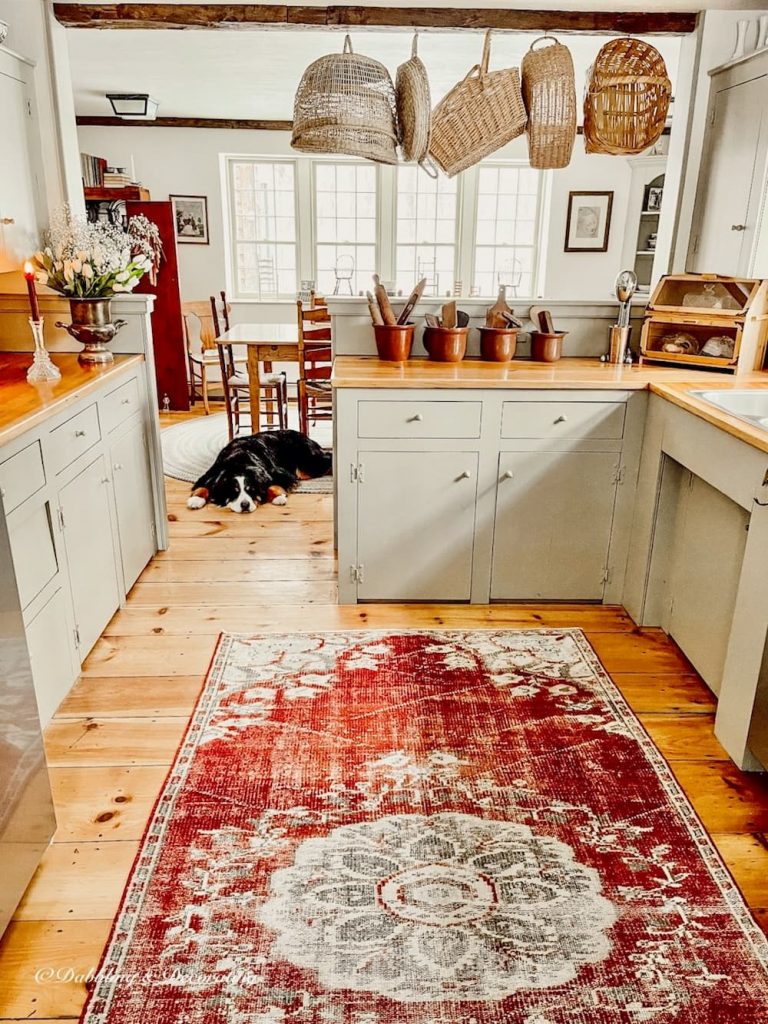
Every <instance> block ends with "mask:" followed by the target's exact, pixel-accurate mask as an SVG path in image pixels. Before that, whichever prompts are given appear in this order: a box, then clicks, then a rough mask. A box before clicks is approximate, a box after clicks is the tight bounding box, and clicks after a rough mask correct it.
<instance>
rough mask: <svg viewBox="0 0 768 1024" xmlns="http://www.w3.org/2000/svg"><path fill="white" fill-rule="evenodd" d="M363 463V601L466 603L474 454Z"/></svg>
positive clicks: (406, 455) (364, 458) (405, 455)
mask: <svg viewBox="0 0 768 1024" xmlns="http://www.w3.org/2000/svg"><path fill="white" fill-rule="evenodd" d="M359 459H360V463H361V465H362V472H363V480H362V482H361V483H360V485H359V487H358V532H357V550H358V565H359V567H360V570H361V572H362V577H363V578H362V581H361V582H359V584H358V590H357V596H358V598H359V599H360V600H385V601H468V600H469V596H470V589H471V583H472V546H473V537H474V528H475V497H476V492H477V465H478V455H477V452H402V451H400V452H361V453H360V456H359ZM342 571H346V567H344V569H343V570H342Z"/></svg>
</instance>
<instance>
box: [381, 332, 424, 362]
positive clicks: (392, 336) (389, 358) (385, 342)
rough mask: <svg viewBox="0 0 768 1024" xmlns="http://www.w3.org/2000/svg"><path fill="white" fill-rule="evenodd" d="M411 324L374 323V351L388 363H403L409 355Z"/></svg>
mask: <svg viewBox="0 0 768 1024" xmlns="http://www.w3.org/2000/svg"><path fill="white" fill-rule="evenodd" d="M413 328H414V325H413V324H374V325H373V333H374V334H375V335H376V351H377V352H378V353H379V359H383V360H384V361H385V362H388V363H404V362H405V361H406V359H410V357H411V349H412V348H413Z"/></svg>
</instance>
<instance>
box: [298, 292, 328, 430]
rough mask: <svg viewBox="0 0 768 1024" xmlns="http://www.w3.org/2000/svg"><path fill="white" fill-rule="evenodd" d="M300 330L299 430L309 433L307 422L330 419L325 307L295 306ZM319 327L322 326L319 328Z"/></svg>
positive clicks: (299, 304) (300, 304)
mask: <svg viewBox="0 0 768 1024" xmlns="http://www.w3.org/2000/svg"><path fill="white" fill-rule="evenodd" d="M296 309H297V319H298V328H299V352H298V358H299V380H298V398H299V429H300V430H301V431H302V433H304V434H308V433H309V421H310V420H312V422H313V423H317V421H318V420H330V419H333V395H332V392H331V370H332V363H333V353H332V349H331V327H330V323H331V317H330V314H329V313H328V309H327V307H326V306H324V305H323V306H320V305H317V306H314V307H311V308H309V309H305V308H304V304H303V303H302V301H301V299H299V301H298V302H297V303H296ZM321 325H322V326H321Z"/></svg>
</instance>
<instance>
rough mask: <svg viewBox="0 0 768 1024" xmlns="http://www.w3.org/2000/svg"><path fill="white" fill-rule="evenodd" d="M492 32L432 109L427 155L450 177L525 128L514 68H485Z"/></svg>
mask: <svg viewBox="0 0 768 1024" xmlns="http://www.w3.org/2000/svg"><path fill="white" fill-rule="evenodd" d="M490 56H491V33H490V32H487V33H486V36H485V43H484V45H483V58H482V61H481V62H480V64H476V65H475V66H474V67H473V68H472V69H471V70H470V71H469V73H468V74H467V76H466V77H465V78H463V79H462V81H460V82H459V83H458V84H457V85H455V86H454V87H453V89H451V91H450V92H449V93H448V95H447V96H445V97H444V98H443V99H442V100H441V101H440V103H438V105H437V107H436V108H435V110H434V112H433V114H432V138H431V140H430V143H429V154H430V156H431V157H432V158H433V159H434V161H435V162H436V163H437V164H438V165H439V166H440V167H442V169H443V170H444V171H445V173H446V174H447V175H448V177H450V178H452V177H453V176H454V175H455V174H458V173H459V171H464V170H466V169H467V167H472V166H473V165H474V164H476V163H479V162H480V161H481V160H482V159H483V157H486V156H490V154H491V153H495V152H496V150H497V149H500V148H501V147H502V146H504V145H506V143H508V142H511V141H512V139H516V138H517V136H518V135H521V134H522V133H523V132H524V131H525V125H526V122H527V120H528V119H527V116H526V113H525V107H524V106H523V97H522V94H521V92H520V73H519V71H518V70H517V68H508V69H506V70H504V71H492V72H489V71H488V63H489V60H490Z"/></svg>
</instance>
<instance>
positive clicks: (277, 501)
mask: <svg viewBox="0 0 768 1024" xmlns="http://www.w3.org/2000/svg"><path fill="white" fill-rule="evenodd" d="M272 504H273V505H287V504H288V495H287V494H278V496H277V497H276V498H273V499H272Z"/></svg>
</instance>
